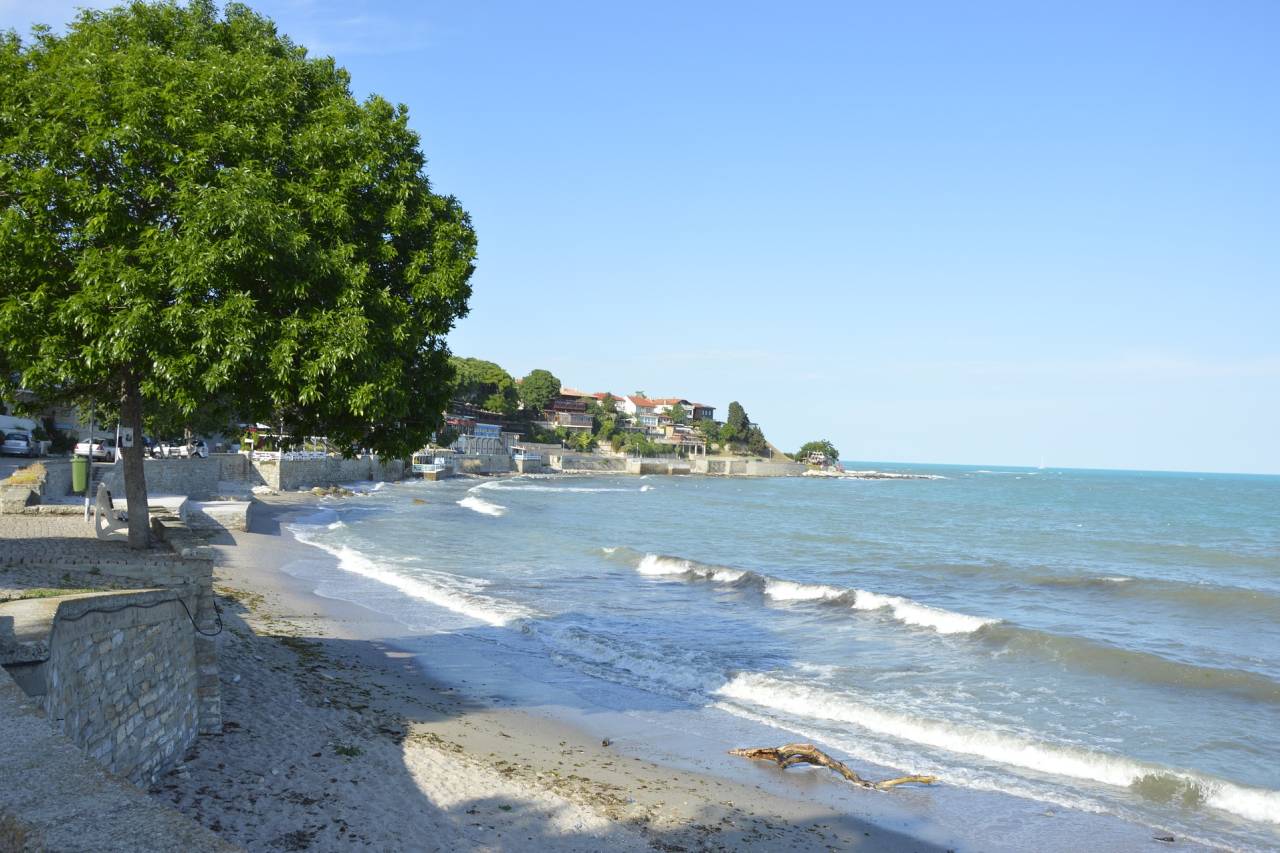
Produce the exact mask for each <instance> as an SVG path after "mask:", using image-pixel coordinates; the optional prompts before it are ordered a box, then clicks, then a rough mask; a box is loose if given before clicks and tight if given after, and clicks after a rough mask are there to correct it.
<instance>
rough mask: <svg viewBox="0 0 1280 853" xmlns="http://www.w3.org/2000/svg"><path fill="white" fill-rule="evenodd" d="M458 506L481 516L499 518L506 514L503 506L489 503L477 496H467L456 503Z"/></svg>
mask: <svg viewBox="0 0 1280 853" xmlns="http://www.w3.org/2000/svg"><path fill="white" fill-rule="evenodd" d="M458 506H460V507H465V508H467V509H469V510H472V511H473V512H478V513H481V514H482V515H492V516H500V515H506V513H507V508H506V507H505V506H500V505H499V504H495V503H490V502H489V501H487V500H485V499H484V498H482V497H479V496H477V495H467V496H466V497H465V498H463V499H462V500H460V501H458Z"/></svg>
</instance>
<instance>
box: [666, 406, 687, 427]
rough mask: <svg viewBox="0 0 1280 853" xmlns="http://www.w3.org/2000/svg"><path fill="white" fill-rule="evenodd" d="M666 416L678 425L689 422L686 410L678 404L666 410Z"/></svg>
mask: <svg viewBox="0 0 1280 853" xmlns="http://www.w3.org/2000/svg"><path fill="white" fill-rule="evenodd" d="M667 416H668V417H670V418H671V420H672V422H674V423H678V424H682V423H684V422H685V421H687V420H689V412H688V410H687V409H685V407H684V406H682V405H681V404H679V403H676V404H675V405H674V406H672V407H671V408H670V409H668V410H667Z"/></svg>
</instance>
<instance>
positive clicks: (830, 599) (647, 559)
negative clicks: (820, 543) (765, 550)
mask: <svg viewBox="0 0 1280 853" xmlns="http://www.w3.org/2000/svg"><path fill="white" fill-rule="evenodd" d="M636 571H637V572H639V573H640V574H642V575H649V576H658V577H662V576H669V577H674V578H686V579H700V580H707V581H712V582H715V583H726V584H750V585H752V586H755V587H757V588H759V589H760V590H761V592H763V593H764V595H765V597H767V598H770V599H772V600H774V601H817V602H827V603H832V604H839V605H844V606H847V607H849V608H851V609H853V610H862V611H880V610H884V611H888V613H889V614H890V615H891V616H892V617H893V618H894V619H896V620H897V621H899V622H901V623H903V624H904V625H913V626H916V627H921V628H929V629H932V630H934V631H936V632H938V633H939V634H968V633H972V632H974V631H977V630H978V629H980V628H982V627H984V626H986V625H991V624H994V623H995V622H998V621H999V620H997V619H988V618H984V617H981V616H971V615H969V614H967V613H957V612H955V611H952V610H944V609H943V608H940V607H933V606H930V605H927V604H921V603H920V602H918V601H914V600H912V599H910V598H904V597H902V596H898V595H884V594H882V593H877V592H869V591H867V590H863V589H845V588H841V587H835V586H829V585H827V584H808V583H801V582H798V581H789V580H784V579H782V578H775V577H771V576H769V575H763V574H760V573H759V572H753V571H750V570H747V569H734V568H730V567H727V566H712V565H707V564H705V563H698V562H696V561H694V560H686V559H683V558H681V557H668V556H663V555H661V554H645V555H644V556H643V557H641V558H640V561H639V563H638V564H637V565H636Z"/></svg>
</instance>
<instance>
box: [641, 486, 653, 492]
mask: <svg viewBox="0 0 1280 853" xmlns="http://www.w3.org/2000/svg"><path fill="white" fill-rule="evenodd" d="M640 491H642V492H652V491H653V486H649V485H644V486H641V487H640Z"/></svg>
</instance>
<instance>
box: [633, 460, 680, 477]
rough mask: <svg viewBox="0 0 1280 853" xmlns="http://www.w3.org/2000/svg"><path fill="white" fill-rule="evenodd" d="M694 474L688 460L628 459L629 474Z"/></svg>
mask: <svg viewBox="0 0 1280 853" xmlns="http://www.w3.org/2000/svg"><path fill="white" fill-rule="evenodd" d="M691 472H692V469H691V467H690V464H689V462H688V460H679V461H676V460H670V459H628V460H627V473H628V474H668V475H669V474H689V473H691Z"/></svg>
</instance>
